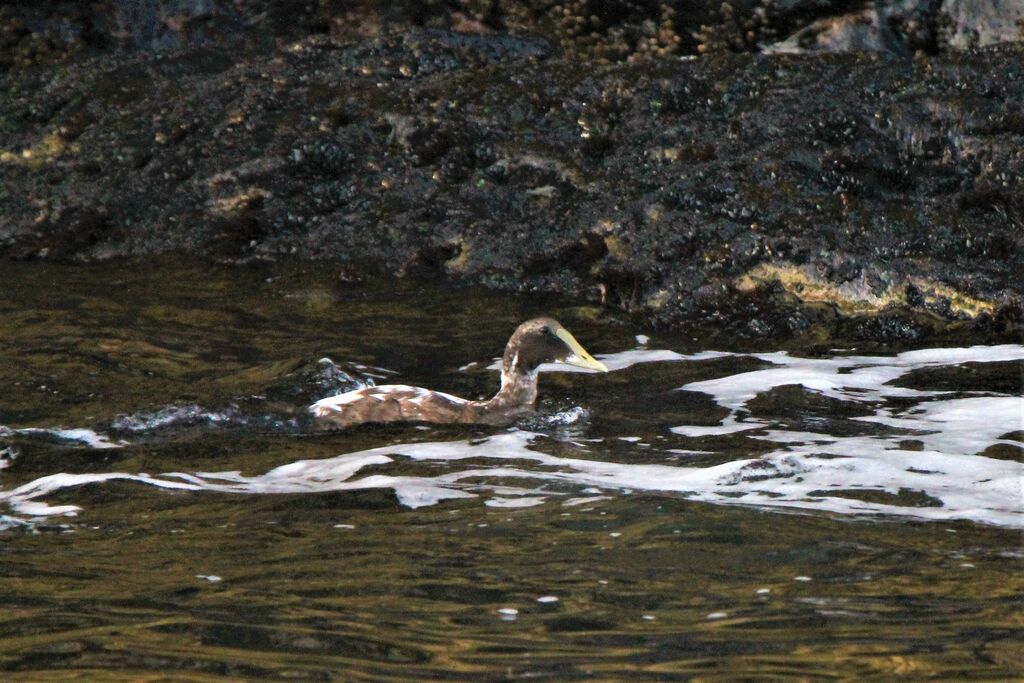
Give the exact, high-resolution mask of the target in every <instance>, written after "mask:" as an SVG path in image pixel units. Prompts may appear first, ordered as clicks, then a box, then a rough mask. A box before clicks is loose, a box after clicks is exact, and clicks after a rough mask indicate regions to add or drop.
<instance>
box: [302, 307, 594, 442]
mask: <svg viewBox="0 0 1024 683" xmlns="http://www.w3.org/2000/svg"><path fill="white" fill-rule="evenodd" d="M553 362H558V363H567V364H569V365H575V366H577V367H581V368H589V369H591V370H599V371H601V372H608V368H606V367H605V366H604V365H602V364H601V363H600V362H599V361H598V360H596V359H595V358H594V357H593V356H591V355H590V354H589V353H587V350H586V349H584V348H583V347H582V346H581V345H580V343H579V342H578V341H576V339H575V337H573V336H572V335H571V334H569V330H567V329H565V328H564V327H562V326H561V325H560V324H559V323H558V321H556V320H553V319H551V318H534V319H533V320H528V321H526V322H525V323H523V324H522V325H520V326H519V327H518V328H517V329H516V331H515V333H514V334H513V335H512V338H511V339H509V340H508V345H506V346H505V354H504V356H503V357H502V361H501V389H499V390H498V393H497V394H495V395H494V398H492V399H491V400H489V401H467V400H466V399H463V398H459V397H458V396H452V395H451V394H444V393H441V392H440V391H430V390H429V389H421V388H420V387H410V386H406V385H404V384H385V385H382V386H379V387H366V388H365V389H358V390H356V391H350V392H348V393H345V394H341V395H339V396H331V397H329V398H324V399H321V400H319V401H317V402H316V403H314V404H313V405H311V406H310V407H309V410H310V412H311V413H313V415H314V417H316V418H317V419H318V420H320V421H322V422H323V423H324V424H325V425H329V426H335V427H348V426H351V425H355V424H361V423H364V422H402V421H415V422H437V423H446V424H454V423H462V424H466V423H480V424H492V425H506V424H510V423H512V422H513V421H514V420H515V419H516V418H517V417H519V416H521V415H523V414H525V413H529V412H531V411H533V406H534V403H536V401H537V369H538V368H539V367H540V366H541V365H542V364H544V363H553Z"/></svg>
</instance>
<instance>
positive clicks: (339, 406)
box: [309, 384, 478, 427]
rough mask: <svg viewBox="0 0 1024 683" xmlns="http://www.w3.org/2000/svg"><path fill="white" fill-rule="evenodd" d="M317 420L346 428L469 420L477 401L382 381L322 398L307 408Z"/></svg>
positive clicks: (475, 409) (474, 415) (471, 417)
mask: <svg viewBox="0 0 1024 683" xmlns="http://www.w3.org/2000/svg"><path fill="white" fill-rule="evenodd" d="M309 410H310V412H311V413H312V414H313V416H314V417H315V418H317V419H318V420H323V421H324V422H327V423H330V424H333V425H335V426H340V427H347V426H349V425H354V424H362V423H364V422H404V421H416V422H439V423H456V422H472V421H474V419H475V418H476V413H477V412H478V411H477V402H476V401H467V400H465V399H462V398H459V397H458V396H452V395H451V394H446V393H443V392H440V391H430V390H429V389H423V388H421V387H411V386H407V385H405V384H385V385H382V386H379V387H366V388H365V389H357V390H356V391H349V392H347V393H344V394H340V395H338V396H330V397H328V398H324V399H321V400H319V401H317V402H316V403H314V404H313V405H311V406H310V407H309Z"/></svg>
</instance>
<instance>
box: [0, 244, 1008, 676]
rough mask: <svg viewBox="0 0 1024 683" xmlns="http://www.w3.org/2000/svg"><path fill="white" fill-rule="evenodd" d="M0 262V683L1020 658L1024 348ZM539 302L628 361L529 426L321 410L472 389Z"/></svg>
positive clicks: (309, 277) (396, 289) (945, 668)
mask: <svg viewBox="0 0 1024 683" xmlns="http://www.w3.org/2000/svg"><path fill="white" fill-rule="evenodd" d="M0 278H2V281H3V283H4V284H3V286H2V287H0V604H2V606H3V609H2V610H0V677H2V678H14V677H21V678H25V679H30V680H67V679H72V678H76V677H77V678H79V679H100V680H118V679H129V680H140V679H141V680H165V679H170V680H179V679H189V680H220V679H254V678H288V679H297V680H306V679H312V680H344V681H348V680H419V679H430V680H434V679H437V680H467V681H469V680H471V681H476V680H506V679H535V678H540V679H546V680H577V679H588V680H608V681H618V680H679V679H686V678H699V679H702V680H708V679H710V680H719V679H743V680H766V679H774V678H779V677H785V676H791V677H795V678H801V679H811V678H815V679H816V678H823V679H828V678H840V679H857V680H893V679H894V678H897V677H920V678H933V679H944V680H969V679H979V680H981V679H989V680H992V679H995V680H1010V679H1018V678H1020V677H1022V676H1024V622H1022V620H1021V614H1022V607H1024V604H1022V594H1024V572H1022V569H1024V546H1022V529H1024V490H1022V486H1024V465H1022V454H1024V398H1022V396H1021V394H1022V389H1021V387H1022V367H1024V366H1022V363H1024V346H1021V345H1013V344H1010V345H1002V346H970V347H959V348H941V349H940V348H893V349H881V350H879V349H877V348H875V349H872V350H871V352H870V353H867V352H865V351H863V350H858V349H855V348H837V349H828V350H825V351H822V350H821V349H800V348H786V349H777V348H759V349H750V348H742V349H741V348H731V349H730V348H722V347H721V345H716V346H715V347H709V346H708V345H707V344H705V343H702V341H701V340H700V339H694V338H692V337H674V336H670V335H657V334H654V333H652V332H650V331H645V330H642V329H637V328H636V327H635V324H634V323H632V322H630V321H629V320H628V319H627V318H624V317H616V316H615V315H613V314H610V313H608V312H606V311H602V310H600V309H597V308H592V307H581V306H576V305H573V304H572V303H570V302H566V301H559V300H554V299H549V298H540V299H538V298H517V297H511V296H505V295H498V294H494V293H485V292H480V291H473V290H465V289H448V288H444V287H441V286H438V285H432V286H428V285H424V284H422V283H411V282H395V283H387V284H381V283H376V284H373V285H343V284H340V283H339V282H338V281H337V280H336V278H335V277H334V273H333V271H332V270H331V269H330V268H328V267H318V266H308V265H307V266H281V267H275V268H253V269H233V270H227V269H225V270H218V269H210V268H204V267H198V266H194V265H188V264H185V263H182V262H177V261H173V260H148V261H141V262H133V263H126V264H114V265H109V264H108V265H104V266H90V267H78V266H75V267H72V266H49V265H40V264H10V263H4V264H0ZM539 314H549V315H554V316H555V317H557V318H559V319H560V320H561V321H562V322H563V323H564V324H565V325H566V326H567V327H568V328H569V329H570V330H572V331H573V333H574V334H575V335H576V336H577V338H579V339H580V341H581V342H582V343H583V344H584V345H585V346H586V347H587V348H588V349H589V350H590V351H591V352H593V353H594V354H595V355H597V356H598V357H599V358H600V359H601V360H603V362H604V363H605V364H606V365H608V366H609V368H610V369H611V370H612V372H610V373H608V374H590V373H579V372H565V371H564V370H565V368H564V366H563V367H560V368H559V367H553V368H551V371H550V372H547V373H545V374H543V375H542V377H541V401H540V404H539V412H538V414H537V415H536V416H534V417H531V418H529V419H526V420H524V421H522V422H520V423H519V424H517V425H515V426H514V427H513V428H511V429H507V428H490V427H452V426H426V425H415V424H409V425H373V426H364V427H359V428H355V429H351V430H347V431H340V432H339V431H334V432H331V431H322V430H319V429H317V428H316V427H315V425H313V424H311V423H310V421H309V419H308V417H307V415H306V411H305V407H306V406H307V405H308V404H309V403H311V402H312V401H314V400H316V399H318V398H322V397H324V396H329V395H332V394H335V393H340V392H342V391H346V390H349V389H353V388H357V387H360V386H365V385H366V384H368V383H377V384H382V383H387V382H395V383H403V384H414V385H421V386H428V387H431V388H436V389H440V390H443V391H447V392H450V393H454V394H458V395H462V396H467V397H471V398H479V397H484V396H487V395H489V394H491V393H493V391H494V390H495V389H496V387H497V373H496V372H495V371H494V369H493V365H492V363H493V361H494V359H495V358H496V357H498V356H499V355H500V353H501V350H502V348H503V346H504V344H505V341H506V340H507V338H508V336H509V334H510V333H511V331H512V330H513V329H514V328H515V326H516V325H517V324H518V323H519V322H521V321H522V320H525V319H526V318H528V317H531V316H533V315H539ZM647 335H650V336H647ZM560 370H561V371H560Z"/></svg>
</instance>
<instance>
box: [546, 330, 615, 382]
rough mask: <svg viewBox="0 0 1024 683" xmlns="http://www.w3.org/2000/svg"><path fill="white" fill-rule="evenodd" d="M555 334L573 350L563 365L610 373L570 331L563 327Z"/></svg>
mask: <svg viewBox="0 0 1024 683" xmlns="http://www.w3.org/2000/svg"><path fill="white" fill-rule="evenodd" d="M555 334H556V335H558V338H559V339H561V340H562V341H564V342H565V345H566V346H568V347H569V348H570V349H572V355H571V356H569V357H568V358H566V359H565V360H563V361H562V362H563V363H566V364H568V365H575V366H576V367H578V368H587V369H588V370H598V371H600V372H608V368H606V367H605V366H604V363H602V362H601V361H599V360H597V359H596V358H594V357H593V356H591V355H590V354H589V353H587V350H586V349H585V348H583V345H582V344H580V343H579V342H578V341H576V337H574V336H572V335H571V334H569V330H567V329H565V328H564V327H563V328H562V329H560V330H558V331H556V332H555Z"/></svg>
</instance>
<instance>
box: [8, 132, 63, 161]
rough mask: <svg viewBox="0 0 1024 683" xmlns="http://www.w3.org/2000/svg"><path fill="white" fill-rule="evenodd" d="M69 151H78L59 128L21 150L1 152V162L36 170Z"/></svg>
mask: <svg viewBox="0 0 1024 683" xmlns="http://www.w3.org/2000/svg"><path fill="white" fill-rule="evenodd" d="M68 151H71V152H76V151H77V148H76V146H75V145H73V144H71V143H69V142H68V140H67V138H65V137H64V135H63V134H62V133H61V131H59V130H57V131H54V132H52V133H47V134H46V135H44V136H43V137H42V139H41V140H40V141H39V142H37V143H36V144H34V145H32V146H31V147H26V148H25V149H23V150H21V151H20V152H11V151H3V152H0V164H10V165H11V166H24V167H27V168H30V169H33V170H34V169H39V168H42V167H43V166H46V165H47V164H50V163H52V162H53V161H54V160H55V159H57V158H58V157H60V156H61V155H63V154H64V153H65V152H68Z"/></svg>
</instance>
